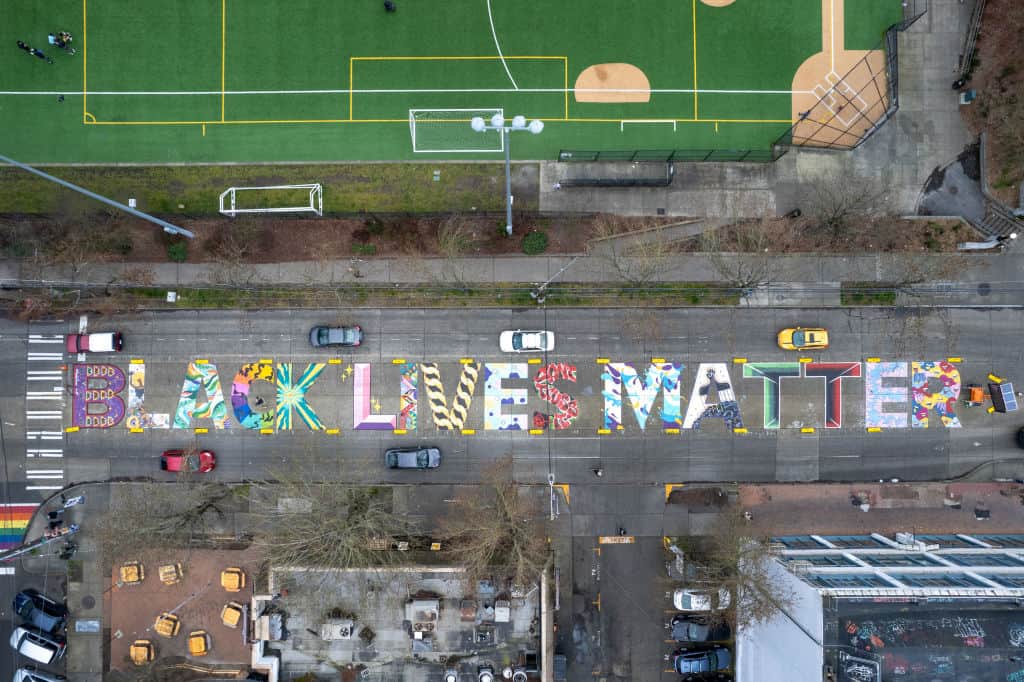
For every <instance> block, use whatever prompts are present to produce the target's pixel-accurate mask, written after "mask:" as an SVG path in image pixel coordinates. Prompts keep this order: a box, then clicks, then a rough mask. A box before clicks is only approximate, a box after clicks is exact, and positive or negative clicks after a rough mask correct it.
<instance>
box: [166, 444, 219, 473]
mask: <svg viewBox="0 0 1024 682" xmlns="http://www.w3.org/2000/svg"><path fill="white" fill-rule="evenodd" d="M160 468H161V469H163V470H164V471H173V472H175V473H177V472H180V471H187V472H189V473H195V472H199V473H201V474H205V473H207V472H210V471H213V470H214V469H216V468H217V456H216V455H215V454H213V453H212V452H210V451H209V450H199V451H189V452H186V451H185V450H167V451H166V452H164V454H162V455H160Z"/></svg>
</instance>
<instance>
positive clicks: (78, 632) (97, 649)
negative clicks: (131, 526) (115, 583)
mask: <svg viewBox="0 0 1024 682" xmlns="http://www.w3.org/2000/svg"><path fill="white" fill-rule="evenodd" d="M61 492H62V493H63V495H64V496H65V497H67V498H71V497H75V496H76V495H84V496H85V502H84V503H83V504H79V505H76V506H74V507H71V508H70V509H68V510H66V511H65V512H64V518H65V521H66V522H67V523H69V524H71V523H77V524H79V526H81V528H82V530H80V531H79V532H78V533H76V534H75V535H73V536H71V538H70V539H71V540H72V541H73V542H74V543H76V544H77V545H78V551H77V552H76V553H75V556H74V557H73V558H72V559H70V560H69V561H66V562H65V561H60V560H57V559H56V557H55V553H59V551H60V550H59V547H61V546H63V544H64V543H63V542H60V541H58V542H55V543H53V544H52V545H48V546H47V548H46V549H44V550H43V551H42V552H40V554H37V555H26V556H25V557H23V558H22V559H21V568H22V570H23V571H24V572H25V574H27V575H40V574H43V573H45V572H47V571H49V572H51V573H52V572H53V571H54V569H55V568H59V569H60V570H61V571H62V572H65V571H66V579H67V607H68V612H69V616H68V626H67V634H68V642H69V644H68V649H67V654H66V656H65V663H66V665H67V674H68V676H69V677H70V678H71V679H74V680H76V681H78V682H100V680H102V679H103V648H104V643H105V635H104V632H103V628H104V627H106V626H108V625H109V623H108V621H107V619H106V618H105V617H104V615H103V596H104V592H105V590H106V588H107V585H108V578H107V576H105V575H103V567H102V566H100V565H99V562H98V561H97V560H96V558H97V556H98V555H97V552H96V545H95V543H94V542H93V541H92V539H91V538H90V537H89V532H88V523H83V518H84V517H85V516H90V517H95V516H99V515H101V514H103V513H104V512H106V510H107V507H108V501H109V497H110V493H109V491H108V487H107V484H106V483H101V484H96V485H75V486H71V487H68V488H66V489H64V490H63V491H61ZM61 505H62V502H61V497H60V495H54V496H53V497H51V498H50V499H49V500H47V501H45V502H43V503H42V504H41V505H39V508H38V509H37V510H36V513H35V516H33V517H32V520H31V521H30V522H29V525H28V528H27V529H26V530H25V542H28V541H31V540H34V539H37V538H39V537H41V536H42V535H43V531H44V530H45V529H46V526H47V518H46V514H47V512H49V511H53V510H55V509H58V508H60V506H61Z"/></svg>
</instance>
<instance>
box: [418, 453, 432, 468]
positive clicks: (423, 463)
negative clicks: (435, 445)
mask: <svg viewBox="0 0 1024 682" xmlns="http://www.w3.org/2000/svg"><path fill="white" fill-rule="evenodd" d="M428 460H429V455H428V453H427V451H426V450H420V451H419V452H417V453H416V466H418V467H420V468H421V469H426V468H427V464H429V461H428Z"/></svg>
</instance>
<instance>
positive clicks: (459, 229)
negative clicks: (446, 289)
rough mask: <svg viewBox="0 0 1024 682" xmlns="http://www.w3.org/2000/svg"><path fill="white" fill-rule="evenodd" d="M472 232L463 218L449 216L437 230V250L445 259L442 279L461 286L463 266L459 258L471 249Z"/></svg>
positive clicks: (464, 272)
mask: <svg viewBox="0 0 1024 682" xmlns="http://www.w3.org/2000/svg"><path fill="white" fill-rule="evenodd" d="M473 243H474V239H473V230H472V227H471V226H470V224H469V223H468V221H467V220H466V218H465V217H464V216H461V215H450V216H448V217H447V218H445V219H444V220H443V221H442V222H441V224H440V225H439V226H438V228H437V250H438V253H440V254H441V256H442V257H443V258H444V259H445V260H444V265H443V268H442V272H441V277H442V279H444V280H446V281H452V282H457V283H460V284H463V283H465V282H466V279H467V277H466V270H465V266H464V265H463V263H462V262H461V258H462V257H463V256H465V255H466V254H467V253H468V252H469V251H470V250H471V249H472V248H473Z"/></svg>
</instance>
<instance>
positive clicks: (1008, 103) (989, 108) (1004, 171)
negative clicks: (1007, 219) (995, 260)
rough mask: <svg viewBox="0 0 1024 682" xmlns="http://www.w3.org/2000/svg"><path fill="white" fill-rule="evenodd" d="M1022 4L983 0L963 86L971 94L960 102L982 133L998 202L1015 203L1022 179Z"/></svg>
mask: <svg viewBox="0 0 1024 682" xmlns="http://www.w3.org/2000/svg"><path fill="white" fill-rule="evenodd" d="M1022 35H1024V3H1022V2H1021V1H1020V0H988V3H987V4H986V6H985V14H984V16H983V17H982V22H981V32H980V33H979V34H978V47H977V53H976V55H975V59H974V63H973V67H972V70H971V73H970V77H969V79H968V83H967V85H966V86H964V88H965V89H970V90H974V91H975V92H976V93H977V99H975V101H974V102H973V103H972V104H970V105H967V106H962V107H960V112H961V115H962V116H963V119H964V122H965V123H966V124H967V127H968V128H969V129H970V130H971V132H973V133H974V134H976V135H977V134H979V133H981V132H983V131H984V132H986V133H987V136H988V145H987V148H986V152H987V155H988V156H987V161H988V165H987V171H988V182H989V186H990V187H991V188H992V192H993V194H995V195H996V196H997V197H998V198H999V199H1000V200H1001V201H1003V202H1005V203H1006V204H1008V205H1010V206H1017V203H1018V201H1019V191H1020V190H1019V186H1020V184H1021V182H1022V181H1024V39H1022V38H1021V36H1022Z"/></svg>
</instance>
